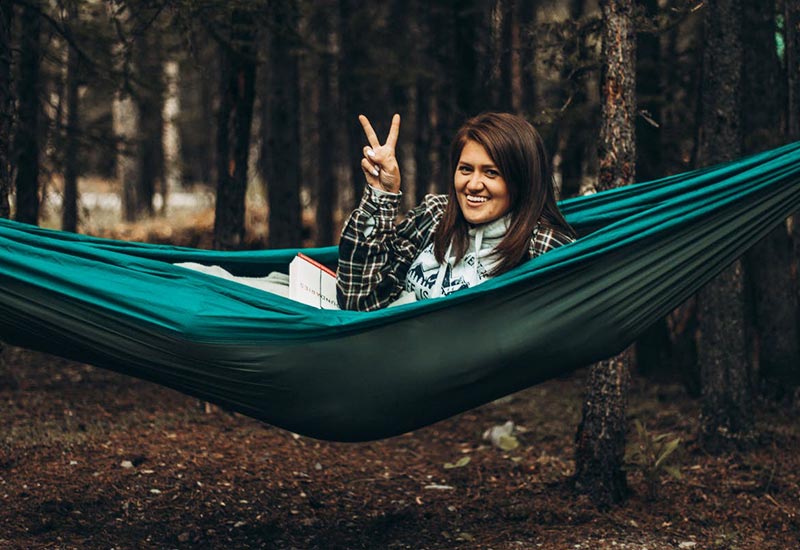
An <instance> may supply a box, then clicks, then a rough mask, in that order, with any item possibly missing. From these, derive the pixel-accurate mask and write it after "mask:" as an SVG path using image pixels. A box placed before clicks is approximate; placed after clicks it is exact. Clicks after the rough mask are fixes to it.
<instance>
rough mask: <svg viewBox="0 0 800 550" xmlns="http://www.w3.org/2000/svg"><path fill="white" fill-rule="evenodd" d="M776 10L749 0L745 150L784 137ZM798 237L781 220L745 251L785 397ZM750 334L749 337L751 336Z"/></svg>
mask: <svg viewBox="0 0 800 550" xmlns="http://www.w3.org/2000/svg"><path fill="white" fill-rule="evenodd" d="M775 29H776V24H775V13H774V10H770V9H764V6H763V0H744V3H743V26H742V41H743V42H744V43H745V44H747V45H748V46H747V48H744V50H743V51H744V54H743V55H744V66H743V71H742V77H743V78H742V80H743V83H742V89H743V95H742V107H743V108H742V128H743V134H744V143H745V150H744V153H748V154H749V153H756V152H759V151H762V150H765V149H770V148H773V147H777V146H778V145H780V144H781V142H782V141H783V136H782V132H779V131H778V129H779V128H781V127H782V126H783V119H784V116H785V113H784V112H783V109H782V106H783V105H784V104H785V103H784V102H785V90H786V87H785V84H786V82H785V81H784V79H783V75H782V74H781V64H780V60H779V59H778V54H777V50H776V48H775V36H774V35H775ZM792 256H793V250H792V241H791V237H790V235H789V232H788V231H787V227H786V224H785V223H783V222H781V223H780V224H779V225H778V226H777V227H775V229H774V230H773V231H772V232H771V233H770V234H769V235H767V237H765V238H764V239H763V240H762V241H761V242H760V243H758V244H757V245H756V246H755V247H753V248H752V249H751V250H750V251H749V252H748V253H747V254H746V256H745V269H746V275H747V276H748V277H747V280H748V281H749V284H751V285H752V287H753V289H752V292H749V293H747V295H748V296H751V297H752V301H753V303H752V306H751V307H750V308H748V309H749V310H751V311H753V312H754V313H755V319H754V327H753V328H754V331H755V333H756V335H757V338H758V346H757V347H756V350H757V355H756V358H757V361H758V363H757V365H758V372H759V375H760V377H761V378H762V379H764V380H766V381H767V387H768V388H769V392H770V393H771V394H772V395H774V396H776V397H780V396H781V395H782V394H784V393H785V392H786V390H789V391H791V388H792V387H794V386H797V384H798V383H800V327H798V320H799V319H800V317H798V299H797V286H796V285H797V281H796V277H793V276H792V261H793V257H792ZM749 340H750V339H749V338H748V341H749Z"/></svg>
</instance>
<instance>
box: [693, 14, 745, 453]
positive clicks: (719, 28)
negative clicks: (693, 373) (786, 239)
mask: <svg viewBox="0 0 800 550" xmlns="http://www.w3.org/2000/svg"><path fill="white" fill-rule="evenodd" d="M741 24H742V20H741V1H740V0H710V1H709V2H708V5H707V7H706V15H705V33H706V38H705V42H706V49H705V56H704V63H703V96H702V124H701V143H700V148H699V160H700V163H701V165H708V164H713V163H716V162H723V161H726V160H731V159H734V158H736V157H738V156H739V155H740V154H741V151H742V129H741V122H740V107H741V99H740V88H741V74H742V44H741V28H742V27H741ZM697 303H698V304H697V309H698V361H699V363H700V371H701V379H702V384H703V390H702V391H703V417H702V427H701V430H702V433H701V438H702V440H703V443H704V445H705V446H706V447H707V449H708V450H710V451H712V452H715V451H719V450H721V449H723V448H725V447H727V446H728V443H730V442H734V441H740V440H742V439H743V438H747V437H748V436H749V434H750V432H751V430H752V426H753V409H752V388H751V384H750V361H749V359H748V357H747V352H746V345H745V333H744V331H745V317H744V311H745V306H744V284H743V282H742V264H741V261H739V260H737V261H736V262H734V264H733V265H731V266H730V267H728V268H727V269H726V270H725V271H724V272H723V273H722V274H721V275H720V276H719V277H717V279H715V280H714V281H712V282H711V283H709V284H708V285H707V286H706V287H705V288H703V289H702V290H701V291H700V292H699V293H698V296H697Z"/></svg>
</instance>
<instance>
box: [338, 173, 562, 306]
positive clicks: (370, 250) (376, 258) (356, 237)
mask: <svg viewBox="0 0 800 550" xmlns="http://www.w3.org/2000/svg"><path fill="white" fill-rule="evenodd" d="M401 197H402V193H397V194H394V193H386V192H382V191H377V190H375V189H373V188H372V187H371V186H369V185H367V186H366V188H365V189H364V196H363V197H362V199H361V204H360V205H359V206H358V208H356V209H355V210H354V211H353V213H352V214H350V217H349V218H348V220H347V222H346V223H345V225H344V229H343V230H342V237H341V240H340V242H339V269H338V271H337V273H336V295H337V299H338V301H339V307H341V308H342V309H353V310H358V311H372V310H376V309H381V308H384V307H386V306H388V305H389V304H390V303H392V302H393V301H394V300H396V299H397V298H398V296H400V293H401V292H402V291H403V289H404V288H405V280H406V273H408V269H409V267H411V264H412V263H413V262H414V260H415V259H416V257H417V255H418V254H419V253H420V252H421V251H422V250H423V249H424V248H425V247H426V246H428V244H430V242H431V241H432V240H433V235H434V232H435V230H436V226H437V224H438V223H439V220H440V219H441V218H442V215H443V214H444V210H445V207H446V206H447V195H427V196H426V197H425V199H424V200H423V201H422V204H420V205H419V206H417V207H416V208H414V209H412V210H411V211H410V212H409V213H408V214H407V215H406V217H405V218H404V219H403V220H402V221H401V222H400V223H398V224H396V223H395V220H396V218H397V212H398V209H399V208H400V199H401ZM572 241H573V239H572V238H571V237H569V236H568V235H565V234H563V233H561V232H560V231H558V230H555V229H551V228H549V227H544V226H541V225H537V226H536V230H535V231H534V233H533V235H532V236H531V247H530V253H531V258H535V257H536V256H539V255H541V254H544V253H545V252H547V251H549V250H552V249H554V248H556V247H558V246H561V245H563V244H567V243H570V242H572Z"/></svg>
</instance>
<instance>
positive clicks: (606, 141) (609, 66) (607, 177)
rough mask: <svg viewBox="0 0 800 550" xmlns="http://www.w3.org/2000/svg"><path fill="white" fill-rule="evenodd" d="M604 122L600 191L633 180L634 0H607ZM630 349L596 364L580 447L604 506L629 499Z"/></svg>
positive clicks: (582, 465)
mask: <svg viewBox="0 0 800 550" xmlns="http://www.w3.org/2000/svg"><path fill="white" fill-rule="evenodd" d="M600 6H601V9H602V11H603V53H602V59H603V61H604V65H603V74H602V77H601V79H602V83H601V86H602V88H601V89H602V125H601V128H600V147H599V159H600V172H599V177H598V184H597V188H598V190H605V189H611V188H614V187H619V186H622V185H628V184H630V183H633V181H634V178H635V169H636V140H635V126H634V116H635V113H636V93H635V90H636V71H635V67H636V65H635V63H636V61H635V60H636V35H635V30H634V26H633V20H632V16H633V0H602V1H601V3H600ZM629 363H630V351H629V350H626V351H625V352H623V353H621V354H620V355H618V356H616V357H614V358H612V359H609V360H606V361H601V362H600V363H597V364H595V365H593V366H592V368H591V374H590V380H589V387H588V388H587V395H586V398H585V400H584V404H583V417H582V419H581V423H580V425H579V426H578V432H577V434H576V437H575V439H576V446H575V447H576V448H575V482H576V487H577V488H578V489H579V490H581V491H584V492H587V493H588V494H589V496H590V498H591V499H592V501H593V502H594V503H595V505H597V506H599V507H601V508H603V507H607V506H609V505H611V504H614V503H618V502H620V501H622V500H623V499H624V498H625V495H626V493H627V482H626V478H625V472H624V470H623V469H622V466H623V460H624V456H625V431H626V421H625V409H626V406H627V395H628V386H629Z"/></svg>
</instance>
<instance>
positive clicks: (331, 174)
mask: <svg viewBox="0 0 800 550" xmlns="http://www.w3.org/2000/svg"><path fill="white" fill-rule="evenodd" d="M334 7H335V5H332V3H326V4H325V9H320V10H319V15H320V16H321V17H320V18H319V19H318V20H317V21H315V23H316V24H315V25H314V27H315V30H316V31H317V32H319V33H320V34H321V36H322V41H323V43H322V47H323V53H322V55H321V56H320V59H319V63H320V70H319V87H320V94H319V111H318V115H317V116H318V119H317V120H318V128H319V147H318V151H319V161H318V163H317V170H318V180H319V181H318V187H317V212H316V220H315V221H316V226H317V239H316V244H317V246H328V245H331V244H334V235H333V213H334V210H335V208H336V195H335V190H336V181H337V178H336V167H337V159H336V157H337V154H336V153H337V150H338V148H337V143H338V140H337V132H336V127H337V125H338V124H341V120H339V119H338V114H339V113H340V112H341V111H340V102H339V87H338V82H337V80H338V74H339V67H338V59H337V55H336V54H337V50H338V49H339V47H340V40H339V36H338V30H339V25H338V21H337V20H336V15H335V14H334V12H335V11H337V10H335V9H333V8H334Z"/></svg>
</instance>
